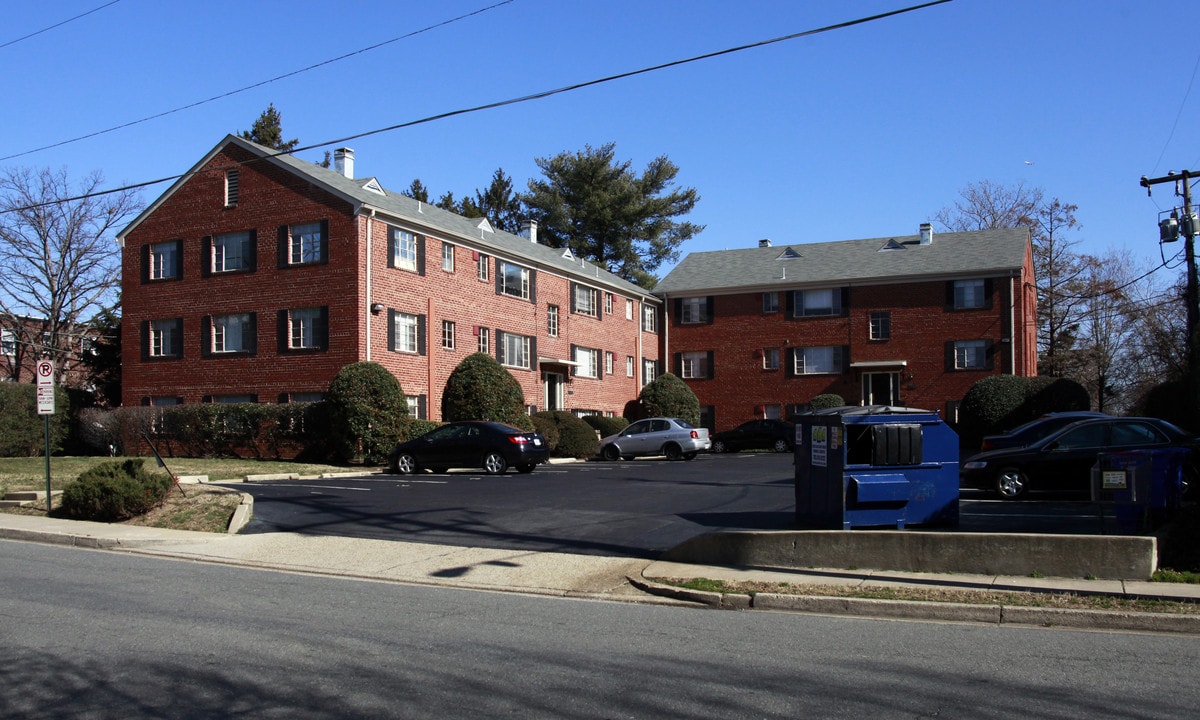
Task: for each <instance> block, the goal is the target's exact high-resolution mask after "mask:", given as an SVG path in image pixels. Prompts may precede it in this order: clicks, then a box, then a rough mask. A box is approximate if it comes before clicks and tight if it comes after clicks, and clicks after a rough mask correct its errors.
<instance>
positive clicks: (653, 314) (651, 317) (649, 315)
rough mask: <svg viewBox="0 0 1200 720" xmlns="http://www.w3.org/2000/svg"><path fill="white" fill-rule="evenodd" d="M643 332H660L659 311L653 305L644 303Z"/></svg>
mask: <svg viewBox="0 0 1200 720" xmlns="http://www.w3.org/2000/svg"><path fill="white" fill-rule="evenodd" d="M642 332H648V333H656V332H658V312H657V311H656V309H655V307H654V306H653V305H642Z"/></svg>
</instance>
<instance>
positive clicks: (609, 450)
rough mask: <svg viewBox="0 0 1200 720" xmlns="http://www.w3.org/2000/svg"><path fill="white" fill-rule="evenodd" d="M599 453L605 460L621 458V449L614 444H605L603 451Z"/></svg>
mask: <svg viewBox="0 0 1200 720" xmlns="http://www.w3.org/2000/svg"><path fill="white" fill-rule="evenodd" d="M601 454H602V455H603V456H604V459H605V460H619V459H620V458H621V450H620V449H619V448H618V447H617V446H616V445H605V446H604V451H603V452H602V453H601Z"/></svg>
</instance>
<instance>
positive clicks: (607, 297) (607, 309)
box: [604, 293, 613, 315]
mask: <svg viewBox="0 0 1200 720" xmlns="http://www.w3.org/2000/svg"><path fill="white" fill-rule="evenodd" d="M612 311H613V294H612V293H604V314H605V315H612V314H613V313H612Z"/></svg>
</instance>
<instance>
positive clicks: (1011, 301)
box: [1008, 275, 1024, 375]
mask: <svg viewBox="0 0 1200 720" xmlns="http://www.w3.org/2000/svg"><path fill="white" fill-rule="evenodd" d="M1016 308H1017V295H1016V278H1015V277H1013V276H1012V275H1009V276H1008V336H1009V338H1008V367H1009V368H1011V371H1012V374H1013V375H1016V374H1017V325H1016V322H1017V310H1016ZM1021 344H1022V346H1024V343H1021Z"/></svg>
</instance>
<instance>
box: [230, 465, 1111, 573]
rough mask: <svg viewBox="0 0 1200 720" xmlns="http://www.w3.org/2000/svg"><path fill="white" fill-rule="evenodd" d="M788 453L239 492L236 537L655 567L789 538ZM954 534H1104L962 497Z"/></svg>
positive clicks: (1043, 504)
mask: <svg viewBox="0 0 1200 720" xmlns="http://www.w3.org/2000/svg"><path fill="white" fill-rule="evenodd" d="M793 482H794V481H793V466H792V464H791V456H790V455H786V454H781V455H776V454H769V453H768V454H764V453H742V454H734V455H708V456H701V457H699V458H697V459H696V460H694V461H692V462H668V461H665V460H657V459H639V460H635V461H631V462H616V463H608V462H585V463H573V464H564V465H551V466H544V467H540V468H538V469H537V470H536V471H535V472H533V473H532V474H529V475H519V474H515V473H510V474H507V475H505V476H503V477H499V478H497V477H488V476H486V475H482V474H479V473H458V472H455V473H449V474H440V475H433V474H428V473H426V474H422V475H419V476H398V475H374V476H365V477H361V478H337V479H330V480H305V481H287V482H284V481H276V482H265V483H252V484H248V485H238V486H237V487H239V488H240V489H242V490H244V491H246V492H250V493H251V494H253V495H254V497H255V509H254V520H253V521H252V522H251V523H250V525H249V526H248V527H247V528H246V530H245V531H244V532H247V533H261V532H280V531H289V532H299V533H305V534H322V535H342V536H346V537H359V538H373V539H388V540H405V541H410V542H426V543H440V544H450V545H463V546H471V547H489V548H506V549H516V550H532V551H557V552H570V553H575V554H591V555H606V556H614V557H637V558H654V557H657V556H658V554H659V553H661V552H662V551H663V550H666V549H668V548H671V547H674V546H675V545H678V544H679V543H681V542H683V541H685V540H687V539H689V538H692V537H695V536H697V535H701V534H704V533H708V532H715V531H721V530H791V529H794V527H795V526H794V524H793V521H794V507H795V504H794V486H793ZM960 511H961V515H962V522H961V525H960V528H959V531H960V532H1051V533H1066V532H1072V533H1085V534H1087V533H1093V534H1101V533H1102V532H1104V531H1105V530H1106V529H1107V530H1108V531H1109V532H1111V530H1112V522H1111V518H1108V519H1107V522H1105V520H1104V519H1102V518H1101V517H1100V516H1099V515H1098V514H1097V508H1096V506H1094V505H1092V504H1091V503H1086V502H1079V501H1077V500H1069V499H1064V498H1061V497H1057V498H1056V497H1051V498H1044V499H1038V500H1032V501H1024V502H1006V501H999V500H992V499H990V498H989V497H988V496H986V495H984V494H982V493H974V494H971V493H968V494H965V495H964V499H963V501H962V503H961V510H960Z"/></svg>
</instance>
